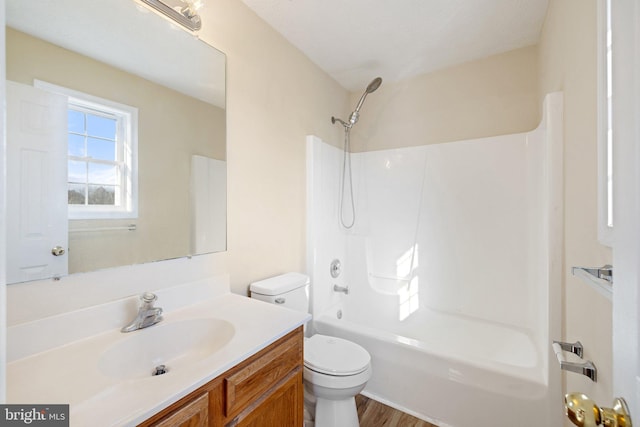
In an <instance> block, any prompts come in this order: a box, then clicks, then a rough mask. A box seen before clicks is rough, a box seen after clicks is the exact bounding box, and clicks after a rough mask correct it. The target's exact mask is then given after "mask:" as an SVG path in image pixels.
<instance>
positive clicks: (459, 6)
mask: <svg viewBox="0 0 640 427" xmlns="http://www.w3.org/2000/svg"><path fill="white" fill-rule="evenodd" d="M242 1H243V2H244V3H245V4H246V5H247V6H249V7H250V8H251V9H253V10H254V11H255V12H256V13H257V14H258V15H259V16H260V17H261V18H262V19H264V20H265V21H266V22H267V23H269V24H270V25H271V26H272V27H273V28H275V29H276V30H277V31H278V32H280V33H281V34H282V35H283V36H284V37H285V38H286V39H287V40H289V41H290V42H291V43H292V44H293V45H294V46H296V47H297V48H298V49H300V50H301V51H302V52H304V53H305V54H306V55H307V56H308V57H309V58H310V59H311V60H312V61H313V62H315V63H316V64H317V65H318V66H320V68H322V69H323V70H324V71H326V72H327V73H328V74H330V75H331V76H332V77H333V78H335V79H336V81H338V82H339V83H340V84H341V85H342V86H344V87H345V88H346V89H349V90H350V91H354V92H360V91H362V90H363V89H364V88H365V87H366V86H367V84H368V83H369V82H370V81H371V80H372V79H373V78H374V77H376V76H380V77H382V78H383V80H385V81H399V80H403V79H405V78H408V77H413V76H416V75H420V74H424V73H427V72H430V71H434V70H437V69H442V68H445V67H448V66H452V65H455V64H460V63H463V62H467V61H470V60H474V59H479V58H483V57H487V56H490V55H494V54H497V53H501V52H506V51H509V50H513V49H517V48H520V47H525V46H529V45H533V44H536V43H537V41H538V38H539V36H540V31H541V29H542V24H543V22H544V18H545V14H546V10H547V4H548V0H242Z"/></svg>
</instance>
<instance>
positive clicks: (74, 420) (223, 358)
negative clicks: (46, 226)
mask: <svg viewBox="0 0 640 427" xmlns="http://www.w3.org/2000/svg"><path fill="white" fill-rule="evenodd" d="M159 305H161V304H159ZM163 317H164V320H163V321H162V322H161V323H159V324H158V325H162V324H169V323H172V322H180V321H183V320H188V319H208V318H215V319H221V320H225V321H227V322H229V323H231V324H232V325H233V328H234V335H233V337H232V338H231V340H230V341H229V342H228V343H227V344H226V345H225V346H224V347H222V348H221V349H220V350H218V351H217V352H214V353H213V354H211V355H208V356H206V357H204V358H202V359H200V360H199V361H197V362H195V363H193V364H189V365H188V366H184V367H182V368H181V369H176V372H171V371H170V372H168V373H167V374H165V375H161V376H151V375H150V376H149V377H144V378H136V379H131V378H127V379H117V378H114V377H113V376H107V375H106V374H105V373H104V372H103V371H101V370H100V368H99V362H98V361H99V359H100V357H101V355H102V354H103V353H105V351H106V350H107V349H109V348H110V347H111V346H113V345H114V344H116V343H118V342H119V341H121V340H123V339H126V338H128V336H131V335H132V334H136V333H138V332H144V330H141V331H136V332H131V333H126V334H125V333H121V332H120V330H119V329H115V330H114V329H110V330H107V331H104V332H102V333H99V334H95V335H92V336H89V337H86V338H82V339H79V340H76V341H72V342H69V343H66V344H64V345H61V346H57V347H54V348H50V349H47V350H45V351H41V352H38V353H35V354H31V355H28V356H26V357H22V358H19V359H16V360H14V361H12V362H10V363H8V364H7V397H8V399H7V400H8V402H7V403H20V404H69V405H70V421H71V423H70V425H71V426H72V427H74V426H76V427H81V426H89V425H100V426H134V425H137V424H138V423H140V422H142V421H144V420H145V419H147V418H149V417H150V416H151V415H153V414H155V413H157V412H158V411H160V410H162V409H164V408H166V407H168V406H169V405H171V404H172V403H175V402H176V401H178V400H179V399H180V398H182V397H184V396H186V395H187V394H189V393H190V392H192V391H194V390H196V389H197V388H199V387H200V386H202V385H204V384H206V383H207V382H209V381H211V380H212V379H214V378H216V377H217V376H219V375H220V374H222V373H223V372H225V371H226V370H228V369H230V368H232V367H233V366H235V365H237V364H238V363H240V362H241V361H243V360H245V359H246V358H248V357H249V356H251V355H253V354H255V353H256V352H258V351H260V350H261V349H263V348H265V347H267V346H268V345H269V344H271V343H273V342H275V341H276V340H278V339H279V338H281V337H283V336H285V335H286V334H287V333H289V332H291V331H293V330H294V329H296V328H298V327H299V326H301V325H303V324H304V323H306V322H307V321H308V320H309V319H310V316H309V315H307V314H305V313H300V312H296V311H292V310H288V309H284V308H282V307H278V306H275V305H271V304H267V303H264V302H261V301H257V300H252V299H250V298H247V297H243V296H240V295H235V294H232V293H226V294H223V295H218V296H216V297H215V298H212V299H210V300H207V301H205V302H201V303H197V304H193V305H190V306H187V307H183V308H180V309H177V310H174V311H170V312H168V313H165V314H164V315H163ZM154 327H156V326H151V327H150V328H154Z"/></svg>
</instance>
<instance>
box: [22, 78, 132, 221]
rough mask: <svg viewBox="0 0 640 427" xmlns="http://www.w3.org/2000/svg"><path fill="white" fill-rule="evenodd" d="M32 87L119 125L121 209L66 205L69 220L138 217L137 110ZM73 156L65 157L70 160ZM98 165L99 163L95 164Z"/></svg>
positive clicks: (58, 89) (54, 87) (65, 91)
mask: <svg viewBox="0 0 640 427" xmlns="http://www.w3.org/2000/svg"><path fill="white" fill-rule="evenodd" d="M34 87H36V88H39V89H43V90H47V91H49V92H54V93H58V94H61V95H65V96H67V98H68V100H69V105H73V106H74V107H75V108H76V109H79V110H83V111H85V112H90V113H92V114H96V115H105V116H109V117H114V118H116V119H117V122H118V127H119V129H118V135H120V136H122V137H123V140H122V141H117V144H118V145H119V146H120V145H121V148H119V150H120V152H119V156H118V159H116V160H117V161H118V162H120V163H122V166H121V168H119V171H120V172H119V174H120V175H121V176H120V180H119V185H120V188H121V194H120V198H121V205H120V206H111V205H73V204H71V205H68V218H69V219H70V220H86V219H132V218H137V217H138V109H137V108H135V107H132V106H129V105H125V104H121V103H118V102H115V101H111V100H108V99H104V98H100V97H97V96H94V95H89V94H87V93H84V92H80V91H77V90H73V89H69V88H66V87H63V86H58V85H55V84H52V83H47V82H44V81H41V80H34ZM72 157H73V156H69V155H67V159H68V160H71V159H72ZM96 163H99V162H96Z"/></svg>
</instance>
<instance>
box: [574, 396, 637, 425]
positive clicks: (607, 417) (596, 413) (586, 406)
mask: <svg viewBox="0 0 640 427" xmlns="http://www.w3.org/2000/svg"><path fill="white" fill-rule="evenodd" d="M564 407H565V410H566V414H567V417H568V418H569V420H571V422H572V423H573V424H575V425H577V426H578V427H596V426H600V425H602V426H606V427H632V425H631V416H630V415H629V408H628V407H627V403H626V402H625V401H624V399H622V398H616V399H615V400H614V401H613V408H601V407H599V406H598V405H596V404H595V402H594V401H593V400H591V399H590V398H589V396H587V395H585V394H582V393H570V394H567V395H565V396H564Z"/></svg>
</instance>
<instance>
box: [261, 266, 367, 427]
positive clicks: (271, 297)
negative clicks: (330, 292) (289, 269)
mask: <svg viewBox="0 0 640 427" xmlns="http://www.w3.org/2000/svg"><path fill="white" fill-rule="evenodd" d="M250 290H251V298H255V299H259V300H262V301H267V302H269V303H272V304H278V305H281V306H283V307H287V308H290V309H293V310H299V311H304V312H305V313H308V312H309V277H308V276H305V275H304V274H300V273H286V274H282V275H280V276H276V277H271V278H269V279H265V280H261V281H259V282H254V283H252V284H251V286H250ZM369 378H371V356H370V355H369V353H368V352H367V350H365V349H364V348H362V347H360V346H359V345H358V344H356V343H353V342H351V341H347V340H345V339H342V338H336V337H330V336H326V335H320V334H316V335H314V336H312V337H310V338H305V340H304V391H305V399H304V400H305V408H306V409H307V411H308V412H309V414H310V415H311V416H312V417H314V415H315V419H314V422H315V424H314V427H357V426H359V423H358V413H357V410H356V402H355V398H354V397H355V395H356V394H358V393H360V391H362V389H363V388H364V386H365V384H366V383H367V381H369ZM305 425H306V424H305Z"/></svg>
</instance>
